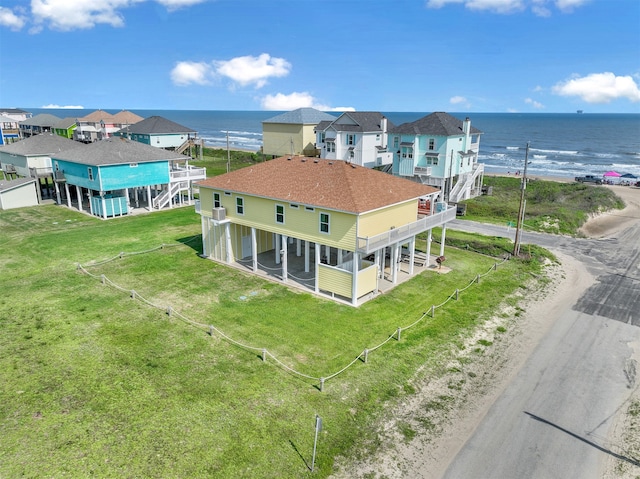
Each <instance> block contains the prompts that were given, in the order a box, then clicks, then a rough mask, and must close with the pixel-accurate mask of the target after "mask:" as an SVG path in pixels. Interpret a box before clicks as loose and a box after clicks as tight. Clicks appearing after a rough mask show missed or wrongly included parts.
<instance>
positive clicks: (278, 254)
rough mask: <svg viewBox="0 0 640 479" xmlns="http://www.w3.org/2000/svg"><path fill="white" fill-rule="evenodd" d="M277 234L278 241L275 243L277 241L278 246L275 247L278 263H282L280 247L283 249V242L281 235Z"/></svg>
mask: <svg viewBox="0 0 640 479" xmlns="http://www.w3.org/2000/svg"><path fill="white" fill-rule="evenodd" d="M275 236H276V241H275V243H276V247H275V253H276V264H280V249H281V246H280V243H281V241H280V235H279V234H276V235H275Z"/></svg>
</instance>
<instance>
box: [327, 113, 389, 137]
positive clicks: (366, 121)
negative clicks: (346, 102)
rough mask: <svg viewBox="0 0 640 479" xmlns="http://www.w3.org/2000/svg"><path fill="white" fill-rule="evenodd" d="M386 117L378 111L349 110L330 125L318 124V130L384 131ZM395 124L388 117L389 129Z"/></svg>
mask: <svg viewBox="0 0 640 479" xmlns="http://www.w3.org/2000/svg"><path fill="white" fill-rule="evenodd" d="M383 118H386V117H385V116H384V115H383V114H382V113H380V112H377V111H348V112H345V113H343V114H342V115H340V116H339V117H338V118H336V119H335V120H334V121H333V122H331V123H330V124H329V125H326V126H325V125H324V124H323V125H322V127H321V126H320V125H318V128H316V129H317V130H326V129H327V128H329V127H331V128H333V129H335V130H336V131H355V132H363V133H364V132H377V131H379V132H382V119H383ZM394 127H395V125H394V124H393V123H391V121H389V120H388V119H387V130H389V129H390V128H394Z"/></svg>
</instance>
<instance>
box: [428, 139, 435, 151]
mask: <svg viewBox="0 0 640 479" xmlns="http://www.w3.org/2000/svg"><path fill="white" fill-rule="evenodd" d="M429 149H430V150H435V149H436V140H435V139H434V138H429Z"/></svg>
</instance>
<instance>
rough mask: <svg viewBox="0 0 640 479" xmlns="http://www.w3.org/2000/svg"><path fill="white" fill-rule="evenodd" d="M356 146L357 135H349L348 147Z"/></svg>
mask: <svg viewBox="0 0 640 479" xmlns="http://www.w3.org/2000/svg"><path fill="white" fill-rule="evenodd" d="M355 144H356V135H354V134H352V133H349V134H348V135H347V145H355Z"/></svg>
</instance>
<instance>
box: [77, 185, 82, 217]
mask: <svg viewBox="0 0 640 479" xmlns="http://www.w3.org/2000/svg"><path fill="white" fill-rule="evenodd" d="M76 197H77V198H78V211H82V189H81V188H80V187H79V186H78V185H76Z"/></svg>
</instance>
